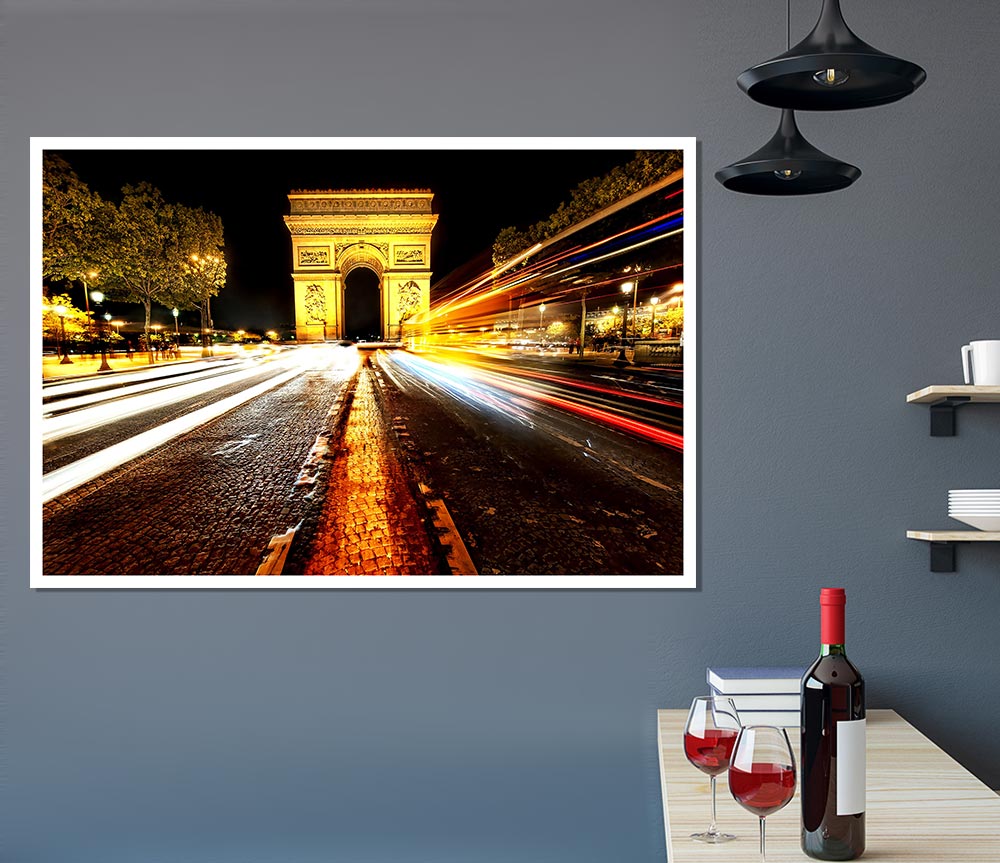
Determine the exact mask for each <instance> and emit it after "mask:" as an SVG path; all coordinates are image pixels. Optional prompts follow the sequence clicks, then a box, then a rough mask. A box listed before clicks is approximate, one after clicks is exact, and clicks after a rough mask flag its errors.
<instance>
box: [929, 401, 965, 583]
mask: <svg viewBox="0 0 1000 863" xmlns="http://www.w3.org/2000/svg"><path fill="white" fill-rule="evenodd" d="M970 401H971V399H970V398H969V396H948V397H947V398H944V399H941V401H939V402H933V403H932V404H931V437H954V436H955V409H956V408H960V407H961V406H962V405H964V404H968V403H969V402H970ZM953 554H954V552H953ZM953 569H954V567H953V568H952V569H946V570H940V571H941V572H952V571H953ZM935 571H937V570H935Z"/></svg>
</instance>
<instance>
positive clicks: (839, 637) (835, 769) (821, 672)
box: [801, 587, 865, 860]
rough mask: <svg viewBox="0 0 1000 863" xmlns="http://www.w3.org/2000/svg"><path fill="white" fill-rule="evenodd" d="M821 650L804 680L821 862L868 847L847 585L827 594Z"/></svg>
mask: <svg viewBox="0 0 1000 863" xmlns="http://www.w3.org/2000/svg"><path fill="white" fill-rule="evenodd" d="M819 601H820V632H821V636H820V641H821V642H822V643H821V646H820V655H819V658H818V659H817V660H816V661H815V662H814V663H813V664H812V666H811V667H810V668H809V670H808V671H806V673H805V676H803V678H802V729H801V730H802V750H801V762H802V770H801V777H802V778H801V783H802V784H801V797H802V850H803V851H804V852H805V853H806V854H807V855H808V856H809V857H812V858H814V859H816V860H856V859H857V858H858V857H860V856H861V855H862V854H863V853H864V851H865V681H864V678H863V677H862V676H861V673H860V672H859V671H858V669H857V668H855V667H854V665H853V664H851V662H850V660H848V658H847V654H846V652H845V651H844V606H845V605H846V604H847V597H846V595H845V593H844V591H843V589H841V588H829V587H824V588H823V589H822V590H821V591H820V599H819Z"/></svg>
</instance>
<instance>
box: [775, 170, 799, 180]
mask: <svg viewBox="0 0 1000 863" xmlns="http://www.w3.org/2000/svg"><path fill="white" fill-rule="evenodd" d="M774 176H775V177H777V178H778V179H779V180H795V179H797V178H798V177H801V176H802V172H801V171H792V170H789V169H788V168H785V170H784V171H775V172H774Z"/></svg>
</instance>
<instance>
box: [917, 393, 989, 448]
mask: <svg viewBox="0 0 1000 863" xmlns="http://www.w3.org/2000/svg"><path fill="white" fill-rule="evenodd" d="M906 401H907V402H908V403H910V404H916V405H930V408H931V436H932V437H952V436H953V435H954V434H955V409H956V408H959V407H961V406H962V405H967V404H973V403H975V402H994V403H996V402H1000V387H980V386H975V385H968V384H967V385H959V384H956V385H951V386H932V387H924V388H923V389H922V390H917V391H916V392H915V393H910V394H909V395H908V396H907V397H906Z"/></svg>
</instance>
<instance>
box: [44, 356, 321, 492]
mask: <svg viewBox="0 0 1000 863" xmlns="http://www.w3.org/2000/svg"><path fill="white" fill-rule="evenodd" d="M300 372H301V370H300V369H299V368H293V369H290V370H289V371H287V372H283V373H282V374H280V375H277V376H276V377H273V378H270V379H269V380H266V381H264V382H263V383H259V384H257V386H254V387H250V389H247V390H243V392H240V393H236V394H235V395H232V396H229V397H228V398H225V399H222V400H221V401H217V402H214V403H213V404H210V405H207V406H206V407H203V408H200V409H199V410H196V411H193V412H192V413H189V414H185V415H184V416H182V417H178V418H177V419H175V420H172V421H170V422H168V423H164V424H163V425H161V426H157V427H156V428H152V429H150V430H149V431H145V432H142V433H141V434H137V435H136V436H135V437H131V438H128V439H127V440H123V441H122V442H121V443H117V444H114V445H113V446H110V447H108V448H107V449H103V450H101V451H100V452H96V453H94V454H93V455H89V456H86V457H85V458H82V459H80V460H79V461H75V462H73V463H72V464H68V465H66V467H61V468H59V469H58V470H54V471H52V472H51V473H47V474H45V476H44V477H42V503H47V502H48V501H50V500H52V499H53V498H56V497H59V495H61V494H65V493H66V492H68V491H71V490H72V489H74V488H76V487H77V486H79V485H83V483H85V482H89V481H90V480H92V479H94V478H95V477H98V476H100V475H101V474H103V473H107V472H108V471H109V470H112V469H113V468H116V467H118V466H119V465H121V464H123V463H125V462H127V461H131V460H132V459H134V458H137V457H138V456H140V455H142V454H143V453H147V452H149V451H150V450H152V449H155V448H156V447H158V446H161V445H162V444H165V443H166V442H167V441H169V440H171V439H173V438H175V437H177V436H178V435H182V434H184V433H185V432H189V431H191V430H192V429H194V428H197V427H198V426H200V425H203V424H204V423H207V422H209V421H210V420H213V419H215V418H216V417H220V416H222V415H223V414H224V413H228V412H229V411H231V410H233V408H237V407H239V406H240V405H242V404H244V403H245V402H248V401H250V400H251V399H255V398H257V396H259V395H262V394H264V393H266V392H267V391H268V390H271V389H274V388H275V387H279V386H281V385H282V384H286V383H288V381H290V380H292V379H293V378H296V377H298V375H299V374H300Z"/></svg>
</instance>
